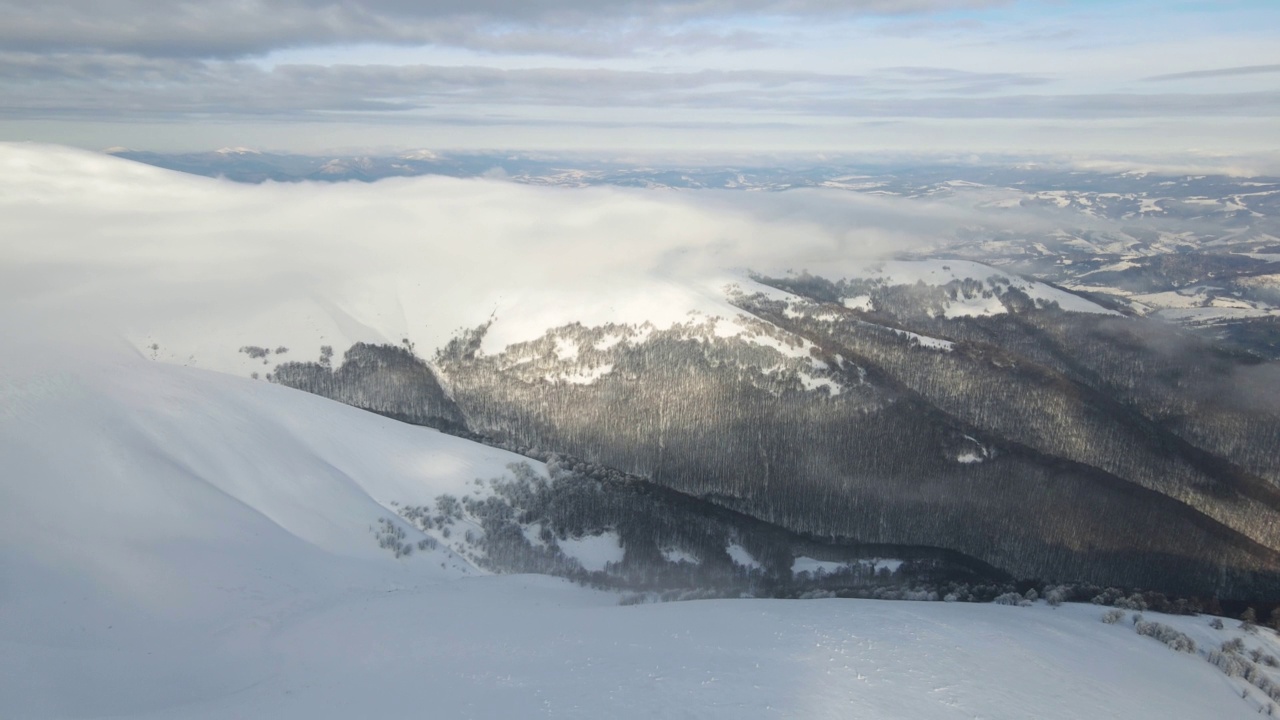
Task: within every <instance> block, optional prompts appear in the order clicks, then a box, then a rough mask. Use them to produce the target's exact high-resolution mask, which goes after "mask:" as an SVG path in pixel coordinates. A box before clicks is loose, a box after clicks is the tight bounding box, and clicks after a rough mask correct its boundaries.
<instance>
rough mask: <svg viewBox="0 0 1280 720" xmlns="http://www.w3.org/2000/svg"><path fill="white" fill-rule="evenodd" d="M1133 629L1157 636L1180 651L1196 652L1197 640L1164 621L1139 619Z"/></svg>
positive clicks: (1140, 632) (1150, 635) (1139, 632)
mask: <svg viewBox="0 0 1280 720" xmlns="http://www.w3.org/2000/svg"><path fill="white" fill-rule="evenodd" d="M1133 629H1134V630H1135V631H1136V632H1137V633H1138V634H1139V635H1146V636H1147V637H1152V638H1155V639H1156V640H1159V641H1160V642H1162V643H1164V644H1165V645H1168V646H1169V647H1171V648H1173V649H1174V650H1177V651H1178V652H1185V653H1194V652H1195V651H1196V641H1195V640H1192V639H1191V638H1190V637H1188V636H1187V635H1186V634H1185V633H1181V632H1179V631H1177V630H1174V629H1173V628H1171V627H1169V626H1168V625H1165V624H1163V623H1158V622H1149V621H1146V620H1139V621H1137V622H1136V623H1134V626H1133Z"/></svg>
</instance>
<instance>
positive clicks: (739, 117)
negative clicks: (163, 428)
mask: <svg viewBox="0 0 1280 720" xmlns="http://www.w3.org/2000/svg"><path fill="white" fill-rule="evenodd" d="M0 17H4V18H6V20H5V22H4V23H3V24H0V140H17V141H22V140H34V141H41V142H54V143H63V144H70V145H75V146H80V147H86V148H93V149H102V148H106V147H113V146H123V147H130V148H133V149H140V150H155V151H193V150H209V149H214V148H218V147H224V146H244V147H251V148H257V149H265V150H275V151H289V152H323V151H331V150H338V149H348V150H350V149H360V150H366V151H367V150H375V149H384V150H390V149H408V148H430V149H463V148H466V149H482V148H483V149H515V148H519V149H544V150H549V149H558V150H618V149H627V150H655V151H659V150H674V151H694V150H697V151H706V150H722V151H730V152H752V151H769V152H787V151H801V152H867V151H889V152H919V153H955V152H973V153H1003V154H1013V155H1017V154H1036V155H1045V154H1071V155H1078V156H1099V157H1105V156H1112V155H1116V154H1125V155H1131V156H1146V157H1163V156H1171V155H1187V154H1193V155H1194V154H1201V155H1210V156H1219V155H1221V156H1249V155H1252V154H1256V153H1275V152H1276V151H1277V150H1280V140H1278V139H1277V138H1280V3H1278V2H1275V1H1274V0H1218V1H1217V2H1204V1H1191V0H1158V1H1157V0H1133V1H1128V2H1125V1H1112V2H1100V1H1095V0H1082V1H1077V2H1071V1H1069V0H649V1H645V2H641V1H639V0H543V1H532V0H466V1H464V0H433V1H428V2H415V1H411V0H339V1H335V0H199V1H193V0H166V1H164V2H160V1H158V0H114V1H113V2H110V3H104V2H100V1H99V0H42V1H41V2H38V3H35V2H30V0H0Z"/></svg>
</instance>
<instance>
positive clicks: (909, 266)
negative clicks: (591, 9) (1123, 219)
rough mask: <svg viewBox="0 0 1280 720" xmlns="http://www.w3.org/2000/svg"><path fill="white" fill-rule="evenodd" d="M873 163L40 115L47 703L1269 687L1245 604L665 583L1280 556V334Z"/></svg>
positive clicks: (1, 268) (17, 194)
mask: <svg viewBox="0 0 1280 720" xmlns="http://www.w3.org/2000/svg"><path fill="white" fill-rule="evenodd" d="M833 197H839V198H842V196H838V193H836V191H834V190H833V191H829V192H819V193H816V194H811V195H803V194H802V195H797V196H795V199H794V202H796V203H798V205H797V206H796V207H797V208H799V209H798V210H795V211H793V212H786V211H784V210H785V208H784V206H782V205H773V206H768V203H764V204H751V205H748V206H743V205H740V204H737V201H736V200H730V201H724V200H716V201H714V202H709V203H708V204H706V205H702V204H698V203H694V202H691V201H689V200H687V199H681V198H675V199H671V198H665V197H657V196H654V195H652V194H645V193H640V192H635V191H627V190H617V189H607V188H603V189H602V188H596V189H587V190H574V191H567V190H564V189H557V188H543V187H531V186H519V185H513V184H510V183H500V182H491V181H477V180H455V179H447V178H416V179H402V180H391V181H384V182H383V183H379V184H377V185H333V184H300V185H284V186H280V185H271V184H267V185H258V186H247V185H240V184H236V183H232V182H229V181H225V180H213V179H208V178H198V177H192V176H187V175H180V174H175V173H170V172H167V171H162V170H159V169H156V168H148V167H143V166H140V165H136V164H133V163H130V162H127V161H124V160H121V159H118V158H108V157H103V156H98V155H93V154H89V153H82V152H78V151H71V150H66V149H61V148H49V147H39V146H15V145H5V146H0V251H2V257H3V262H0V333H2V334H3V336H4V337H5V339H6V342H5V343H4V344H3V345H2V346H0V458H2V459H3V466H4V469H5V470H4V477H3V480H2V481H0V715H4V716H5V717H18V718H26V717H32V718H35V717H41V718H45V717H94V716H117V717H119V716H123V717H192V718H195V717H226V716H237V715H239V716H246V717H267V716H269V717H282V718H283V717H309V718H310V717H351V716H363V715H370V714H373V713H396V714H407V713H410V712H414V713H422V712H427V713H431V714H435V713H439V714H449V715H457V716H462V717H492V716H495V715H497V714H499V713H502V714H515V715H530V714H532V715H541V716H548V717H598V716H600V715H601V714H608V715H611V716H618V717H630V716H636V717H641V716H655V715H656V716H678V715H682V714H692V715H696V716H699V717H721V716H723V717H729V716H733V717H796V716H804V717H837V716H838V717H847V716H848V715H849V714H851V713H852V714H855V715H858V716H866V717H886V718H889V717H920V716H939V717H951V716H955V717H962V716H963V717H972V716H975V715H976V716H983V717H997V718H998V717H1025V716H1027V714H1028V713H1030V714H1032V715H1035V716H1038V717H1079V716H1082V715H1112V714H1119V713H1123V714H1125V715H1129V716H1134V717H1156V716H1170V715H1173V716H1178V717H1193V718H1198V717H1204V718H1209V717H1214V718H1218V717H1232V716H1234V715H1236V714H1239V715H1241V716H1243V715H1244V714H1245V713H1249V714H1250V716H1253V715H1255V714H1256V713H1257V712H1258V711H1259V710H1260V709H1261V710H1263V711H1265V709H1266V708H1267V707H1269V703H1270V702H1271V700H1270V699H1269V697H1268V695H1267V693H1269V692H1270V690H1269V688H1271V687H1272V685H1270V684H1268V683H1273V682H1274V681H1275V677H1273V676H1274V675H1275V673H1274V671H1273V670H1272V669H1270V668H1269V667H1268V665H1267V663H1266V662H1265V661H1264V658H1265V657H1267V656H1269V655H1275V654H1277V652H1278V651H1280V648H1277V647H1276V640H1275V638H1274V636H1272V635H1271V634H1269V631H1268V632H1266V633H1263V634H1248V633H1243V632H1241V631H1238V630H1235V629H1234V624H1233V625H1231V626H1230V627H1228V628H1227V629H1223V630H1218V629H1214V628H1212V627H1210V626H1209V625H1208V623H1207V621H1206V619H1205V618H1203V617H1200V618H1194V617H1164V616H1160V615H1149V616H1148V620H1150V619H1152V618H1155V619H1158V621H1159V622H1160V623H1161V624H1162V625H1167V626H1168V627H1169V628H1173V629H1174V630H1176V631H1177V632H1181V633H1185V634H1186V635H1187V637H1188V638H1189V639H1191V640H1194V642H1195V643H1196V646H1197V648H1196V651H1195V652H1175V651H1173V650H1171V649H1170V648H1168V647H1164V646H1162V645H1161V643H1160V642H1157V641H1156V640H1154V639H1152V638H1151V637H1143V636H1142V635H1139V634H1137V633H1135V632H1133V624H1132V623H1131V622H1130V621H1128V620H1126V622H1125V623H1122V624H1120V625H1113V624H1104V623H1101V622H1098V619H1099V615H1100V614H1101V613H1102V610H1101V609H1100V608H1097V607H1095V606H1093V605H1073V604H1070V603H1069V604H1067V605H1065V606H1062V607H1059V608H1051V607H1048V606H1047V605H1046V604H1045V603H1044V602H1037V603H1031V607H1011V606H1006V605H991V604H973V603H964V602H958V603H942V602H937V603H917V604H905V603H898V604H889V603H885V602H881V601H876V600H868V599H863V600H850V599H839V600H837V599H827V600H809V601H804V602H799V601H792V600H786V601H783V600H777V601H765V600H737V599H718V600H707V601H702V602H697V603H669V604H649V603H645V602H641V601H643V600H651V599H655V598H657V597H660V596H662V595H663V594H664V593H666V592H669V591H673V590H672V589H683V590H686V591H690V592H686V593H684V595H683V596H685V597H689V596H696V595H697V593H696V592H693V591H708V590H711V591H714V592H711V593H707V592H703V596H705V595H706V594H718V595H720V596H724V595H733V594H738V593H743V594H755V595H762V594H764V595H777V596H779V597H797V596H803V597H828V598H830V597H831V596H833V595H837V594H839V595H842V596H845V597H851V596H862V597H866V596H873V595H875V596H888V597H915V598H918V599H926V598H929V597H933V598H935V599H938V598H941V597H942V595H944V594H945V595H950V596H951V598H952V599H957V600H966V599H983V598H984V597H985V598H986V599H989V597H988V596H984V595H983V593H988V592H997V591H1000V592H1002V591H1003V590H1004V589H1005V586H1010V587H1011V586H1012V585H1013V583H1014V581H1015V580H1020V579H1021V580H1028V581H1029V580H1030V579H1031V578H1036V579H1037V580H1039V581H1040V584H1041V585H1042V584H1043V581H1054V582H1058V581H1061V582H1068V581H1073V580H1080V581H1085V582H1086V583H1088V582H1096V583H1100V584H1110V583H1115V584H1127V585H1130V586H1132V585H1139V584H1140V585H1143V586H1145V587H1147V588H1148V589H1151V588H1155V589H1165V590H1166V591H1168V592H1170V593H1178V594H1183V595H1187V594H1191V593H1193V592H1194V593H1204V594H1205V595H1209V594H1214V593H1217V594H1221V595H1222V596H1223V597H1224V599H1233V598H1234V599H1245V600H1250V601H1255V602H1261V601H1266V600H1267V599H1269V598H1270V599H1273V598H1274V597H1275V594H1274V590H1275V587H1276V586H1275V584H1274V583H1275V577H1276V575H1277V572H1280V562H1277V559H1276V557H1277V554H1276V549H1277V547H1278V546H1280V542H1277V539H1276V538H1275V537H1273V533H1274V531H1275V528H1274V523H1273V522H1270V518H1273V517H1274V511H1275V509H1276V507H1277V505H1276V503H1275V499H1274V492H1275V491H1274V484H1275V482H1276V481H1275V479H1274V478H1273V477H1272V476H1271V474H1269V473H1274V470H1275V465H1274V463H1271V462H1270V461H1271V460H1272V459H1274V457H1275V455H1274V448H1275V445H1274V442H1275V441H1274V433H1275V429H1276V427H1277V424H1276V423H1275V422H1274V416H1275V414H1276V409H1277V405H1276V404H1275V403H1274V401H1273V399H1272V396H1273V392H1274V387H1275V385H1272V384H1270V379H1271V377H1272V374H1274V371H1275V367H1274V365H1272V364H1268V363H1266V362H1260V361H1258V360H1257V359H1256V358H1241V357H1239V356H1237V355H1233V354H1231V353H1230V352H1223V351H1220V349H1217V348H1215V347H1213V346H1208V345H1206V346H1199V345H1195V343H1204V342H1206V341H1204V340H1200V339H1197V338H1194V337H1190V336H1186V335H1184V334H1181V333H1180V331H1177V330H1175V329H1171V328H1168V327H1166V326H1164V325H1157V324H1155V323H1154V321H1153V320H1151V319H1146V318H1142V317H1137V316H1134V315H1131V314H1128V313H1127V312H1126V309H1125V308H1124V307H1121V306H1116V305H1114V304H1112V303H1108V302H1098V301H1095V299H1091V298H1090V297H1085V296H1083V295H1080V294H1076V293H1072V292H1070V291H1068V290H1064V289H1063V288H1062V287H1059V286H1055V285H1052V284H1047V283H1044V282H1040V281H1037V280H1035V279H1031V278H1028V277H1026V276H1024V275H1021V274H1018V273H1016V272H1012V271H1011V270H1010V269H1009V268H1008V267H1007V266H1004V265H1001V266H997V265H996V264H988V263H983V262H979V261H977V260H963V259H959V258H936V257H934V258H923V257H920V256H918V255H917V256H916V257H913V258H907V259H898V260H892V259H888V258H887V255H889V254H890V251H891V250H892V251H895V252H896V251H900V250H904V249H910V248H913V247H914V248H917V249H919V248H923V247H925V246H926V245H927V244H928V242H929V238H927V237H924V236H925V235H928V234H929V232H931V230H930V229H929V228H923V229H920V230H919V231H917V233H916V234H914V235H913V234H911V233H908V232H906V231H904V230H903V229H902V228H904V227H918V226H912V225H910V218H911V217H912V216H913V215H914V214H915V213H916V212H917V210H918V209H919V208H920V207H927V206H916V205H908V206H898V205H896V204H894V203H890V204H887V205H886V204H882V203H881V202H880V201H876V202H875V203H874V204H872V205H865V204H861V201H857V202H856V203H855V204H853V205H848V204H846V203H847V202H848V201H847V200H845V199H835V200H833V199H832V198H833ZM786 202H792V200H791V199H787V201H786ZM895 202H896V201H895ZM911 202H915V201H911ZM935 210H936V209H935ZM801 211H803V212H801ZM939 212H940V211H939ZM895 213H897V214H895ZM814 218H818V219H817V220H815V219H814ZM899 220H900V221H901V223H902V224H901V226H899V225H898V224H897V223H898V222H899ZM854 221H856V222H858V223H861V224H859V225H855V226H854V227H856V228H857V229H855V230H853V231H851V230H850V229H849V228H850V224H849V223H850V222H854ZM796 267H799V268H808V270H807V271H806V270H798V271H796V270H792V269H793V268H796ZM789 270H790V271H789ZM1188 347H1192V348H1193V349H1196V350H1197V352H1196V353H1190V354H1188V353H1186V352H1185V350H1186V348H1188ZM1201 349H1203V352H1202V353H1201V352H1199V351H1200V350H1201ZM1103 350H1105V352H1104V351H1103ZM1188 358H1190V359H1188ZM1135 368H1137V369H1138V371H1136V372H1135ZM1188 377H1193V378H1196V379H1197V382H1199V383H1201V384H1198V385H1195V386H1193V387H1191V388H1190V389H1188V383H1187V382H1186V381H1185V378H1188ZM268 380H272V381H274V382H269V381H268ZM286 385H290V386H292V387H286ZM297 388H302V389H305V390H308V391H309V392H300V391H299V390H298V389H297ZM1268 393H1272V394H1268ZM322 395H323V396H328V397H321V396H322ZM329 398H336V399H338V400H341V401H342V402H334V401H333V400H332V399H329ZM350 405H353V406H355V407H349V406H350ZM359 408H365V409H359ZM366 410H372V411H373V412H366ZM395 418H399V420H397V419H395ZM400 420H408V421H409V422H401V421H400ZM424 426H431V427H424ZM436 428H442V429H443V430H445V431H447V432H441V430H439V429H436ZM1268 433H1270V434H1268ZM1267 443H1272V444H1271V445H1268V444H1267ZM504 448H505V449H504ZM544 461H545V462H544ZM495 570H497V571H510V570H538V571H547V572H554V573H556V574H560V575H563V576H565V577H570V578H575V579H578V580H580V581H583V582H588V583H593V584H595V585H597V586H605V587H615V588H629V589H630V590H631V591H633V593H634V594H631V595H628V596H627V602H636V603H639V604H635V605H629V606H619V601H620V597H619V595H618V594H616V593H613V592H602V591H599V590H591V589H587V588H583V587H578V586H574V585H570V584H568V583H565V582H562V581H560V580H555V579H550V578H545V577H540V576H530V575H507V576H502V575H499V576H493V575H491V572H492V571H495ZM1162 583H1163V586H1162V585H1161V584H1162ZM1024 584H1025V583H1024ZM1081 587H1085V586H1084V585H1082V586H1081ZM937 588H942V589H943V590H944V592H942V593H938V592H937V591H936V589H937ZM1022 589H1024V588H1022V587H1019V590H1022ZM931 592H932V593H933V594H932V595H931V594H930V593H931ZM1007 599H1008V598H1006V600H1007ZM1142 627H1144V628H1145V627H1148V626H1142ZM1160 632H1164V631H1157V630H1151V631H1150V632H1149V633H1148V634H1156V635H1159V634H1160ZM1170 632H1172V631H1170ZM1237 636H1239V637H1242V638H1243V639H1244V641H1245V645H1246V646H1247V648H1245V649H1242V650H1239V651H1232V652H1231V653H1228V654H1229V655H1230V658H1229V661H1230V662H1228V661H1224V660H1222V659H1221V657H1218V659H1217V660H1215V663H1216V664H1217V665H1218V667H1215V666H1214V664H1211V663H1210V662H1205V660H1206V659H1213V658H1214V657H1217V656H1213V655H1211V654H1210V651H1212V650H1215V649H1216V648H1217V647H1218V646H1219V645H1221V644H1222V643H1223V642H1226V641H1229V640H1231V639H1233V638H1235V637H1237ZM1248 649H1257V650H1258V655H1257V657H1256V658H1255V659H1254V660H1251V661H1249V662H1250V663H1252V664H1251V665H1250V666H1249V667H1250V668H1252V669H1251V670H1249V671H1248V672H1249V673H1250V674H1249V678H1250V679H1249V680H1248V681H1246V679H1245V678H1244V677H1243V675H1244V674H1246V673H1245V671H1244V670H1241V671H1240V673H1237V674H1240V675H1242V677H1232V676H1229V674H1224V673H1223V672H1221V671H1220V669H1219V668H1222V667H1224V666H1228V665H1230V663H1231V662H1235V660H1234V659H1232V658H1239V659H1240V662H1244V661H1245V660H1247V659H1248ZM1231 667H1235V666H1234V665H1231ZM1240 667H1241V668H1244V667H1245V666H1244V665H1241V666H1240ZM1242 694H1243V697H1242ZM1050 698H1057V700H1053V701H1052V702H1050V700H1049V699H1050Z"/></svg>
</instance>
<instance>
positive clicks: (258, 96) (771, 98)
mask: <svg viewBox="0 0 1280 720" xmlns="http://www.w3.org/2000/svg"><path fill="white" fill-rule="evenodd" d="M1050 82H1051V80H1050V79H1049V78H1046V77H1043V76H1039V75H1032V74H1025V73H1010V72H998V73H977V72H966V71H961V70H957V69H949V68H936V67H892V68H885V69H882V70H878V71H873V72H868V73H862V74H833V73H820V72H803V71H774V70H694V71H683V72H680V71H671V72H657V71H647V70H609V69H598V68H526V69H499V68H493V67H481V66H439V65H331V66H326V65H279V66H276V67H273V68H269V69H268V68H263V67H261V66H259V65H256V64H253V63H248V62H220V61H203V60H193V59H175V58H141V57H138V56H135V55H88V54H66V53H62V54H52V55H46V54H36V53H15V52H9V53H0V94H3V96H4V97H5V102H4V103H3V106H0V116H7V117H10V118H14V117H19V118H26V117H29V118H59V117H80V118H101V119H123V120H162V121H163V120H166V119H173V118H210V117H212V118H260V117H261V118H273V119H278V120H299V119H306V120H314V121H330V120H343V121H346V120H351V119H352V118H356V117H358V118H361V119H363V120H366V121H369V120H373V121H376V120H374V119H375V118H378V117H382V118H383V119H391V120H392V121H395V120H396V118H397V117H399V118H401V119H403V120H404V121H405V122H443V123H448V122H472V123H475V124H477V125H479V124H538V123H546V122H558V123H561V124H564V125H591V124H602V125H606V126H613V125H617V124H618V123H620V122H621V123H632V124H635V125H637V126H645V125H651V126H653V127H659V126H663V125H671V124H672V123H674V124H676V125H680V124H688V123H691V122H692V123H695V124H696V123H703V124H705V123H715V122H726V121H728V120H730V119H732V120H733V121H736V122H756V123H779V122H782V123H786V122H803V121H812V120H813V119H815V118H824V117H826V118H829V117H838V118H843V119H847V118H869V119H886V118H1015V119H1026V118H1051V119H1052V118H1057V119H1097V118H1168V117H1225V116H1234V117H1268V116H1272V115H1275V114H1276V113H1277V112H1280V92H1275V91H1261V92H1247V93H1230V94H1226V93H1219V94H1196V93H1162V94H1154V93H1152V94H1120V93H1115V94H1079V95H1067V94H1049V93H1046V92H1042V93H1041V94H1026V92H1025V90H1026V88H1033V87H1035V88H1040V87H1046V86H1048V84H1049V83H1050ZM1018 91H1021V94H1013V93H1015V92H1018ZM904 95H906V96H904ZM655 109H661V110H662V111H661V112H654V111H655ZM682 113H683V114H682Z"/></svg>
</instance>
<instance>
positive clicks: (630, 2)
mask: <svg viewBox="0 0 1280 720" xmlns="http://www.w3.org/2000/svg"><path fill="white" fill-rule="evenodd" d="M1002 4H1006V2H1005V1H1003V0H545V1H539V2H529V1H528V0H433V1H432V2H414V1H411V0H346V1H343V2H339V1H337V0H239V1H228V0H223V1H221V2H217V1H213V0H200V1H193V0H168V1H166V2H153V1H152V0H113V1H112V2H100V1H99V0H42V2H39V3H31V2H26V1H25V0H0V17H4V18H5V22H4V23H3V24H0V47H7V48H10V49H15V50H27V51H32V52H51V51H84V50H96V51H105V52H122V53H130V54H139V55H146V56H168V57H205V58H212V57H218V58H236V57H246V56H251V55H262V54H266V53H268V52H271V51H273V50H279V49H285V48H299V47H315V46H324V45H333V44H351V43H393V44H440V45H454V46H461V47H472V48H478V49H483V50H489V51H502V50H507V51H518V52H558V53H569V54H591V53H592V52H594V51H599V50H601V49H602V48H601V46H600V45H599V44H593V43H592V42H591V37H590V36H591V35H595V36H597V37H598V38H600V39H602V40H605V41H607V40H609V39H611V38H612V36H614V35H615V34H616V33H615V32H611V30H617V29H619V28H621V29H622V30H623V32H622V35H623V36H626V35H628V34H634V33H635V32H640V34H647V35H648V40H649V41H650V42H652V43H658V44H660V45H665V44H666V41H667V40H674V41H675V42H677V43H678V42H683V41H685V40H687V39H688V38H686V37H684V36H682V34H681V33H679V32H675V33H668V32H663V31H662V29H666V30H668V31H670V30H674V29H678V28H679V26H681V25H683V24H685V23H688V22H702V23H704V24H705V23H707V22H708V21H717V20H719V21H723V20H726V19H733V18H740V17H743V16H746V15H763V16H790V17H796V16H825V17H848V16H856V15H864V14H878V15H901V14H925V13H931V12H937V11H945V10H954V9H959V8H975V7H987V6H993V5H1002ZM642 29H643V31H642ZM667 35H670V37H664V36H667ZM701 36H702V37H703V38H704V39H705V38H714V37H715V36H716V33H708V32H705V31H704V32H703V33H701ZM726 37H728V39H730V40H732V34H730V35H728V36H726ZM575 38H576V42H570V41H572V40H574V39H575ZM613 39H616V38H613ZM633 39H635V38H633ZM584 40H586V41H587V42H583V41H584ZM623 47H628V46H626V45H616V44H615V48H614V50H613V53H616V52H617V51H618V50H619V49H621V48H623ZM584 51H585V52H584Z"/></svg>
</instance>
